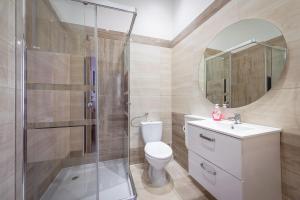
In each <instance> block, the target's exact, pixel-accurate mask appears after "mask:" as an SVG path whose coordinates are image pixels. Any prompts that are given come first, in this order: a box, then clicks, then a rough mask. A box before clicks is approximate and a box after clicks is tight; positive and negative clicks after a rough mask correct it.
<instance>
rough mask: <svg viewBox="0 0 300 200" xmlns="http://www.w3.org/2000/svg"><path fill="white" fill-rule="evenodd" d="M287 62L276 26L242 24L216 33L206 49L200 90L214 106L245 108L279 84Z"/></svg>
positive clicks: (260, 22) (257, 22) (261, 22)
mask: <svg viewBox="0 0 300 200" xmlns="http://www.w3.org/2000/svg"><path fill="white" fill-rule="evenodd" d="M286 58H287V45H286V42H285V39H284V37H283V35H282V33H281V31H280V30H279V29H278V28H277V27H276V26H274V25H273V24H271V23H270V22H267V21H265V20H261V19H246V20H242V21H239V22H237V23H235V24H232V25H230V26H228V27H227V28H225V29H224V30H223V31H221V32H220V33H218V34H217V36H216V37H215V38H214V39H213V41H211V42H210V44H209V45H208V47H207V48H206V50H205V52H204V55H203V58H202V61H201V64H200V70H199V71H200V76H199V82H200V86H201V87H202V91H203V92H204V94H205V95H206V98H207V99H208V100H210V101H211V102H212V103H214V104H227V105H228V106H229V107H231V108H236V107H241V106H245V105H248V104H250V103H252V102H254V101H256V100H257V99H259V98H260V97H262V96H263V95H264V94H265V93H266V92H268V91H269V90H270V89H271V88H272V87H273V86H274V85H275V84H276V82H278V80H279V78H280V76H281V74H282V72H283V70H284V66H285V62H286Z"/></svg>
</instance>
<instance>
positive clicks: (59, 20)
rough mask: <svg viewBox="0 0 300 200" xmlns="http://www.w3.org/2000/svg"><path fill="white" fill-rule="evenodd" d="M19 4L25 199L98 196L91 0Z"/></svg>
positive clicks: (70, 199) (94, 34)
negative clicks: (22, 9)
mask: <svg viewBox="0 0 300 200" xmlns="http://www.w3.org/2000/svg"><path fill="white" fill-rule="evenodd" d="M26 11H27V16H26V21H27V26H26V35H27V38H26V42H27V71H26V73H27V80H26V88H27V90H26V93H27V94H26V95H27V104H26V111H27V112H26V113H27V123H26V125H27V129H26V136H27V138H26V147H25V148H26V163H25V165H26V184H25V187H26V189H25V190H26V191H25V193H26V199H27V200H39V199H43V200H60V199H64V200H74V199H98V196H99V192H98V191H99V190H98V177H97V174H98V163H99V162H98V161H99V151H98V140H97V137H98V136H97V132H96V122H97V120H96V114H95V113H96V108H95V104H96V82H95V79H96V74H95V73H96V68H97V64H98V63H97V56H98V55H97V43H95V38H96V39H97V32H95V28H96V26H95V24H96V20H97V19H96V6H95V5H91V4H86V5H85V4H82V3H78V2H74V1H71V0H27V5H26ZM65 13H69V14H68V15H65ZM75 13H76V14H75Z"/></svg>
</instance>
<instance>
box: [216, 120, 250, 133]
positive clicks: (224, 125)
mask: <svg viewBox="0 0 300 200" xmlns="http://www.w3.org/2000/svg"><path fill="white" fill-rule="evenodd" d="M215 125H216V126H217V127H219V128H221V129H230V130H235V131H248V130H252V129H253V127H251V126H247V125H246V124H235V123H234V122H231V121H221V122H219V123H215Z"/></svg>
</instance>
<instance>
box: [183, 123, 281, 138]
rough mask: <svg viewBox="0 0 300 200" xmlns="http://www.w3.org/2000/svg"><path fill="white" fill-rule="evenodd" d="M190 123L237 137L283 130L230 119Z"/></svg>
mask: <svg viewBox="0 0 300 200" xmlns="http://www.w3.org/2000/svg"><path fill="white" fill-rule="evenodd" d="M189 124H191V125H194V126H199V127H202V128H205V129H209V130H212V131H215V132H219V133H223V134H226V135H229V136H232V137H236V138H245V137H251V136H255V135H258V134H267V133H275V132H281V129H279V128H273V127H268V126H261V125H257V124H249V123H241V124H235V123H234V122H233V121H229V120H222V121H214V120H212V119H205V120H200V121H191V122H189Z"/></svg>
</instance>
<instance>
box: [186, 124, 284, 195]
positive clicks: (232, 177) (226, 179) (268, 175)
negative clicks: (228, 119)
mask: <svg viewBox="0 0 300 200" xmlns="http://www.w3.org/2000/svg"><path fill="white" fill-rule="evenodd" d="M187 128H188V131H187V134H188V137H187V139H188V144H189V145H188V156H189V158H188V160H189V174H190V175H191V176H192V177H193V178H194V179H195V180H196V181H198V182H199V183H200V184H201V185H202V186H203V187H204V188H206V190H208V191H209V192H210V193H211V194H212V195H213V196H215V197H216V198H217V199H219V200H281V199H282V194H281V168H280V131H272V132H269V133H264V132H263V131H262V132H261V134H254V135H251V134H247V135H246V136H245V137H243V136H241V135H238V136H236V137H235V135H232V134H226V133H224V132H218V131H215V130H209V129H207V128H205V127H201V126H198V125H197V123H188V127H187Z"/></svg>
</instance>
